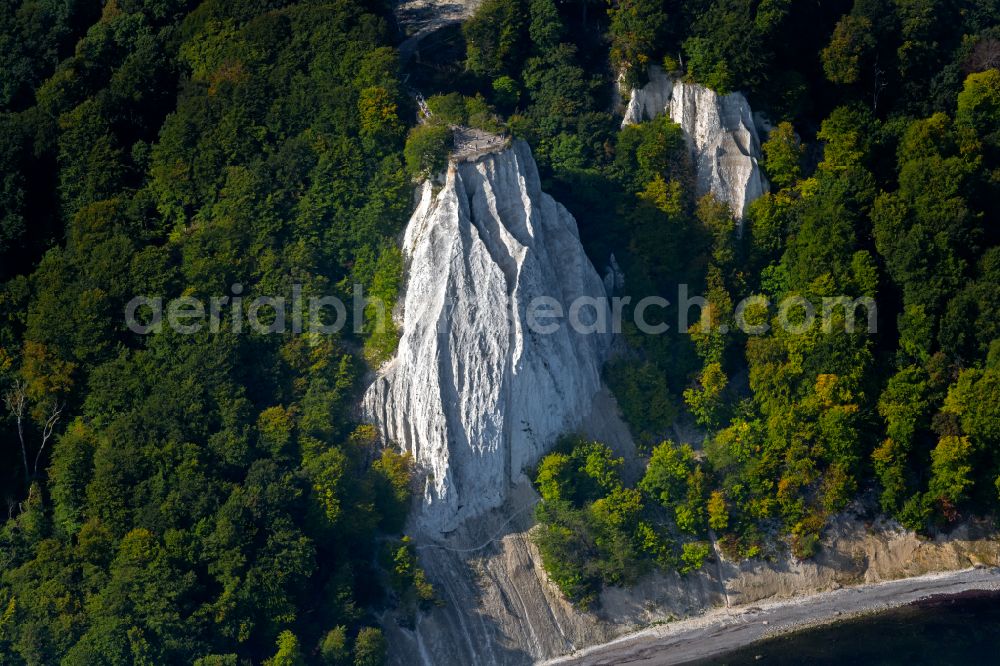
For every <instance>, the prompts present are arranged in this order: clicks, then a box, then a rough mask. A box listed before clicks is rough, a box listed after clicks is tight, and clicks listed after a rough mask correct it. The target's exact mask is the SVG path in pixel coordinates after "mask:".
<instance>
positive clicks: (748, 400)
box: [425, 0, 1000, 601]
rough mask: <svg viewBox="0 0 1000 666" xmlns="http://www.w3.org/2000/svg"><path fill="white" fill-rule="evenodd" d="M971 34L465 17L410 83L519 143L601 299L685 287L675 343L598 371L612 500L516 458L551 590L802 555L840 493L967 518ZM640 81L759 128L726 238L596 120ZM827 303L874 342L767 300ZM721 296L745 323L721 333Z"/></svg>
mask: <svg viewBox="0 0 1000 666" xmlns="http://www.w3.org/2000/svg"><path fill="white" fill-rule="evenodd" d="M998 30H1000V7H998V6H997V5H996V3H993V2H988V1H981V2H962V3H953V2H934V1H932V0H928V1H927V2H917V3H913V2H893V1H891V0H885V1H879V0H872V1H869V0H863V1H861V0H859V1H858V2H855V3H853V4H852V3H850V2H824V3H818V2H803V3H799V2H796V3H791V2H780V1H779V2H770V1H766V0H765V1H763V2H749V3H748V2H728V1H726V0H714V1H713V0H706V1H705V2H684V3H680V2H664V1H663V0H621V1H620V2H615V3H612V4H611V6H610V7H609V8H608V11H607V12H606V15H605V14H604V13H603V12H593V11H590V12H589V13H588V11H587V4H586V3H574V4H560V5H557V4H556V3H554V2H552V1H551V0H531V1H530V2H525V1H521V0H487V1H486V2H484V3H483V5H482V6H481V7H480V9H479V10H478V12H477V14H476V16H475V17H474V18H473V19H472V20H471V21H469V22H468V23H467V24H466V25H465V27H464V32H463V34H462V36H461V38H460V39H455V40H453V41H452V49H453V51H452V54H451V55H452V56H454V55H455V54H460V55H461V56H464V62H461V61H460V62H461V65H459V66H451V69H449V65H447V64H445V63H444V60H443V59H442V61H441V62H440V63H438V64H437V70H434V69H433V67H432V66H427V65H425V68H426V70H427V71H426V73H425V76H426V78H427V81H428V85H431V86H433V85H438V86H439V89H440V90H441V92H445V91H446V89H447V88H448V87H458V88H460V89H461V91H462V92H463V93H464V94H465V95H466V97H467V98H468V99H476V98H478V99H483V100H485V101H486V102H488V103H490V104H492V105H493V107H494V108H495V109H497V110H498V112H499V113H500V115H501V116H502V117H503V120H504V122H505V123H506V124H507V126H508V127H509V128H510V129H511V130H512V131H513V132H514V133H516V134H521V135H524V136H526V137H528V138H529V140H530V141H531V143H532V145H533V147H534V148H535V151H536V155H537V156H538V157H539V159H540V162H541V163H542V168H543V171H544V174H545V176H547V183H546V187H547V188H548V190H549V191H551V192H553V194H554V196H556V198H558V199H559V200H560V201H562V202H563V203H565V204H566V205H567V206H568V207H569V208H570V210H571V211H572V212H573V213H574V215H575V216H576V217H577V219H578V220H579V224H580V228H581V235H582V237H583V240H584V243H585V245H586V246H587V247H588V250H589V251H590V252H591V255H592V257H593V258H594V260H595V263H598V265H600V263H599V262H604V261H606V257H607V256H608V254H609V253H610V252H614V253H615V254H616V256H617V257H618V259H619V261H620V263H621V264H622V266H623V268H624V271H625V275H626V288H625V292H626V294H627V295H630V296H632V297H634V299H635V300H638V299H639V298H641V297H643V296H647V295H650V294H657V295H663V296H666V297H668V298H670V300H672V301H675V300H676V299H675V298H674V296H675V295H676V294H677V293H678V292H677V284H678V283H685V284H687V285H688V286H689V288H690V292H691V293H703V294H705V295H706V297H707V298H708V300H709V303H710V307H711V310H710V312H703V314H702V321H701V322H696V325H695V326H692V328H691V330H690V331H689V333H690V335H677V334H676V332H675V333H669V334H667V335H660V336H650V335H646V334H642V333H640V332H639V331H637V330H632V329H626V331H625V333H626V338H627V339H628V341H629V344H630V347H631V352H630V353H626V354H625V355H623V356H622V357H620V358H619V359H618V360H616V361H614V362H612V363H611V365H610V366H609V367H608V369H607V380H608V382H609V384H610V386H611V387H612V389H613V390H614V392H615V394H616V396H617V397H618V400H619V403H620V405H621V407H622V409H623V412H624V415H625V417H626V419H627V420H628V422H629V424H630V426H631V427H632V431H633V434H634V435H635V436H636V437H637V438H638V439H639V443H640V445H642V446H645V447H646V451H647V454H649V455H650V457H649V459H648V468H647V471H646V474H645V478H643V479H642V480H641V481H640V482H639V483H638V484H637V486H636V487H630V486H629V484H627V483H626V482H625V480H624V479H623V478H622V476H621V474H620V471H621V469H622V464H623V463H622V461H620V460H615V459H614V458H613V456H612V454H611V452H610V449H608V448H607V447H605V446H603V445H601V444H600V443H588V442H583V441H573V440H569V441H567V442H564V444H563V445H562V446H561V447H559V449H558V450H557V451H556V452H555V453H553V454H552V455H551V456H549V457H548V458H546V459H545V460H544V461H543V462H542V464H541V465H540V466H539V468H538V472H537V474H538V476H537V486H538V489H539V491H540V493H541V495H542V498H543V503H542V504H541V505H540V508H539V510H538V518H539V519H540V521H541V522H542V524H543V529H542V531H541V532H540V537H539V545H540V547H541V549H542V554H543V557H544V559H545V562H546V565H547V568H548V570H549V573H550V575H551V576H552V577H553V579H554V580H556V581H557V582H558V583H559V584H560V586H561V587H562V588H563V590H564V591H565V592H566V593H567V594H568V595H569V596H570V597H571V598H575V599H578V600H582V601H590V600H593V599H594V598H595V593H596V591H597V590H599V589H600V586H601V585H602V584H622V583H626V584H627V583H629V582H632V581H634V580H635V579H636V577H637V576H638V575H639V574H640V573H642V572H643V571H646V570H648V569H649V567H651V566H656V565H659V566H663V567H666V568H669V569H675V568H676V569H680V570H682V571H685V570H691V569H693V568H697V567H698V566H700V565H701V563H702V562H703V560H704V559H705V558H706V557H708V556H709V555H710V553H711V549H710V547H709V541H710V535H711V534H714V535H715V537H717V543H718V546H719V547H720V548H721V549H722V551H723V552H725V553H726V554H727V555H728V556H730V557H735V558H744V557H754V556H767V557H776V556H781V554H782V553H783V552H785V551H786V550H787V551H790V552H791V553H792V554H793V555H795V556H797V557H809V556H810V555H812V554H813V553H814V552H815V549H816V547H817V544H818V540H819V538H820V536H821V534H822V532H823V529H824V527H825V525H826V524H827V521H828V520H829V519H830V518H831V517H832V516H834V515H836V514H837V513H838V512H840V511H841V510H843V509H844V508H845V507H846V506H847V505H848V503H850V502H851V501H852V500H855V499H861V500H862V503H861V504H860V505H859V507H860V508H861V509H862V511H866V512H868V515H874V514H875V513H879V512H884V513H885V514H887V515H889V516H892V517H895V518H898V519H899V520H900V521H901V522H902V523H903V524H904V525H905V526H907V527H910V528H913V529H916V530H918V531H921V532H927V531H931V530H939V529H947V528H948V527H949V526H951V525H954V524H956V523H957V522H959V521H961V520H963V519H968V518H971V517H974V516H990V515H992V514H993V512H994V511H995V509H996V508H997V505H998V501H1000V430H998V425H1000V412H998V411H997V405H998V404H1000V393H998V392H997V389H998V384H997V375H996V373H997V363H998V362H1000V341H997V340H998V334H1000V333H998V330H997V327H996V326H997V325H996V315H997V308H998V307H1000V293H998V291H997V290H998V287H997V285H998V283H1000V274H998V273H997V272H996V268H997V264H996V260H997V257H1000V255H998V254H997V253H998V252H1000V249H998V248H997V245H998V241H1000V234H998V232H997V230H996V228H995V220H997V219H998V217H997V215H998V212H1000V211H998V209H997V205H996V201H997V195H998V193H1000V192H998V176H997V174H998V173H1000V172H998V167H1000V162H998V158H1000V153H998V148H1000V143H998V136H1000V135H998V130H1000V72H998V71H997V69H995V68H996V66H997V65H998V64H1000V62H998V57H1000V39H998V37H1000V32H998ZM605 49H607V51H605ZM595 51H599V52H600V53H602V54H603V53H605V52H606V53H608V59H607V60H604V59H603V56H602V58H595V56H594V54H595ZM651 64H656V65H660V66H661V67H662V68H663V69H664V70H665V71H667V72H669V73H670V74H671V75H673V76H676V77H682V78H686V79H687V80H689V81H693V82H697V83H701V84H704V85H706V86H708V87H710V88H712V89H715V90H717V91H720V92H728V91H734V90H738V91H742V92H743V93H745V94H746V95H747V98H748V100H749V101H750V103H751V104H752V105H753V108H754V109H755V110H760V111H763V112H765V113H766V115H767V116H768V117H769V118H770V120H771V121H772V123H773V125H774V129H773V130H772V131H771V132H770V134H769V135H768V136H766V137H765V138H766V141H765V143H764V146H763V158H764V159H763V164H764V168H765V170H766V172H767V175H768V178H769V180H770V182H771V190H772V191H771V193H770V194H767V195H765V196H764V197H762V198H760V199H758V200H757V201H756V202H754V204H753V205H752V206H751V208H750V210H749V212H748V214H747V218H746V219H745V220H744V221H743V223H742V227H743V229H742V233H739V234H738V233H736V228H737V223H736V221H735V220H734V219H733V215H732V213H731V212H730V211H728V210H726V208H725V206H722V205H720V204H719V203H718V202H716V201H714V200H713V199H712V198H711V197H706V198H704V199H701V200H696V199H695V197H694V187H693V176H692V172H691V169H692V165H691V164H690V162H689V160H688V158H687V150H686V147H685V143H684V140H683V136H682V134H681V131H680V128H679V127H678V126H676V125H674V124H673V123H671V122H670V120H669V119H667V118H666V117H663V116H661V117H660V118H657V119H656V120H653V121H649V122H646V123H643V124H641V125H635V126H628V127H625V128H622V129H619V128H618V123H619V122H620V117H616V116H614V115H613V114H611V113H609V110H610V109H611V103H612V99H611V90H612V86H611V85H610V84H611V83H612V82H614V81H615V80H616V79H617V78H618V77H619V75H621V78H622V80H623V81H624V84H625V86H626V88H627V87H639V86H642V85H643V84H644V83H645V81H646V71H647V70H646V68H647V66H648V65H651ZM841 296H845V297H847V298H848V299H849V300H850V301H854V300H855V299H872V300H873V301H874V302H875V304H876V305H877V315H876V318H875V319H874V322H875V324H876V326H877V331H875V332H869V331H868V330H867V326H866V324H867V322H866V314H867V312H868V311H867V310H866V308H864V307H858V308H855V312H854V314H855V315H856V326H855V328H854V329H853V330H847V329H848V326H847V325H846V323H847V322H846V319H847V317H848V316H847V313H846V312H845V310H844V308H843V307H842V306H841V307H839V308H837V309H834V310H833V312H832V319H831V321H830V322H829V323H828V324H827V327H828V328H827V327H824V324H823V321H822V320H823V318H822V317H820V316H817V317H816V318H815V320H814V321H811V322H810V321H807V320H805V319H804V317H805V315H804V312H803V311H802V310H801V309H793V310H792V311H791V316H790V321H789V322H788V323H790V324H791V326H782V325H780V322H779V320H778V318H777V315H778V313H777V312H776V311H775V309H774V305H775V304H777V303H780V302H782V301H783V300H784V299H786V298H788V297H795V298H800V297H801V298H804V299H807V300H808V301H809V302H810V303H812V304H814V305H815V307H816V309H817V314H820V312H819V309H820V303H821V300H822V299H823V298H824V297H830V298H834V297H841ZM748 297H749V298H751V300H750V301H749V304H750V306H749V307H748V308H747V309H746V310H745V311H744V312H743V315H744V318H745V320H746V322H747V323H749V324H750V325H751V326H760V327H761V328H762V329H763V328H765V327H766V328H767V329H768V330H767V332H765V333H763V334H760V333H758V334H756V335H747V334H745V333H743V332H741V330H740V327H738V326H736V325H735V324H736V322H735V321H734V307H735V305H736V304H737V303H739V302H741V301H742V300H743V299H746V298H748ZM765 299H766V301H767V302H769V303H770V304H771V309H770V310H768V309H767V308H766V307H764V306H762V305H759V304H760V303H763V302H765ZM633 302H634V301H633ZM858 302H864V301H863V300H861V301H858ZM675 308H676V303H675V304H674V307H673V308H671V309H669V310H667V312H666V313H665V314H664V315H663V321H664V322H668V323H670V324H671V325H674V323H675V322H677V321H678V318H677V314H678V313H677V311H676V309H675ZM695 312H697V308H695ZM626 320H628V317H626ZM701 324H704V325H701ZM991 350H992V352H991ZM678 419H679V420H680V421H681V422H683V423H688V424H690V423H694V424H696V425H697V426H699V427H700V428H701V429H702V430H703V431H704V432H705V434H706V437H705V439H704V442H695V444H696V449H698V450H692V449H691V448H689V447H686V446H684V447H681V446H676V445H674V444H673V443H671V442H663V440H664V439H666V438H667V437H669V435H670V426H671V424H672V423H674V422H676V421H677V420H678Z"/></svg>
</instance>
